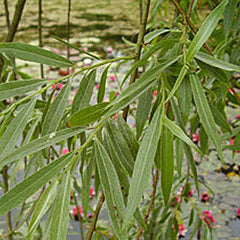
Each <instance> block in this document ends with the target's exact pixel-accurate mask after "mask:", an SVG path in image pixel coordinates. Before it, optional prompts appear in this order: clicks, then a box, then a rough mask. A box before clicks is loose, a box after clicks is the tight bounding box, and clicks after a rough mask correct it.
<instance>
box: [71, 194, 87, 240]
mask: <svg viewBox="0 0 240 240" xmlns="http://www.w3.org/2000/svg"><path fill="white" fill-rule="evenodd" d="M72 196H73V200H74V203H75V206H76V208H77V216H78V221H79V231H80V239H83V236H84V235H83V218H82V216H81V214H80V211H79V208H78V206H79V205H78V202H77V198H76V196H75V192H72Z"/></svg>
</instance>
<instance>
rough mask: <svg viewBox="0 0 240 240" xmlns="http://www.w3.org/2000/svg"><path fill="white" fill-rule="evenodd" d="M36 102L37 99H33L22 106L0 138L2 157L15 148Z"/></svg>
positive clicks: (0, 153) (0, 156) (0, 154)
mask: <svg viewBox="0 0 240 240" xmlns="http://www.w3.org/2000/svg"><path fill="white" fill-rule="evenodd" d="M35 103H36V101H35V100H32V101H30V102H28V103H26V104H24V105H23V106H21V107H22V108H21V110H20V111H19V112H18V113H17V115H16V117H14V118H13V120H12V121H11V122H10V123H9V125H8V126H7V128H6V130H5V132H4V133H3V135H2V137H1V138H0V159H1V158H3V157H5V156H7V155H8V154H9V153H10V152H12V150H13V149H14V147H15V145H16V143H17V141H18V140H19V138H20V136H21V134H22V132H23V130H24V128H25V126H26V124H27V122H28V120H29V119H30V118H31V117H32V112H33V109H34V106H35Z"/></svg>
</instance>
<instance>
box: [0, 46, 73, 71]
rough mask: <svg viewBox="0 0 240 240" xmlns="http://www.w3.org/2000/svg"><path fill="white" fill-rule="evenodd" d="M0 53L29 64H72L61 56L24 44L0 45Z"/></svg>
mask: <svg viewBox="0 0 240 240" xmlns="http://www.w3.org/2000/svg"><path fill="white" fill-rule="evenodd" d="M0 53H5V54H8V55H11V56H13V57H15V58H19V59H22V60H26V61H29V62H37V63H42V64H46V65H50V66H57V67H71V66H74V63H73V62H72V61H70V60H68V59H66V58H64V57H62V56H59V55H57V54H55V53H53V52H51V51H48V50H45V49H42V48H40V47H36V46H32V45H29V44H26V43H1V44H0Z"/></svg>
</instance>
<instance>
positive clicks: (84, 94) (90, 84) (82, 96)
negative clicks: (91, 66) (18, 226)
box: [71, 70, 96, 115]
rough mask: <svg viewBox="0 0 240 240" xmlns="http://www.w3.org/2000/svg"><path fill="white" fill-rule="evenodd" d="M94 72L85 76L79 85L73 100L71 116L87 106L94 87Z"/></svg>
mask: <svg viewBox="0 0 240 240" xmlns="http://www.w3.org/2000/svg"><path fill="white" fill-rule="evenodd" d="M95 78H96V70H93V71H91V72H90V73H89V74H87V75H85V76H84V77H83V79H82V81H81V82H80V84H79V88H78V91H77V93H76V95H75V97H74V99H73V103H72V108H71V115H72V114H73V113H75V112H77V111H79V110H81V109H83V108H85V107H87V106H88V104H89V102H90V100H91V98H92V93H93V88H94V85H95Z"/></svg>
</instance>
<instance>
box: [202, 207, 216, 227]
mask: <svg viewBox="0 0 240 240" xmlns="http://www.w3.org/2000/svg"><path fill="white" fill-rule="evenodd" d="M200 218H201V219H203V220H204V221H205V222H206V223H207V225H208V226H209V227H210V228H214V226H213V225H212V224H211V223H215V222H216V221H217V220H215V219H213V215H212V212H211V211H208V210H204V211H202V213H201V214H200Z"/></svg>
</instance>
